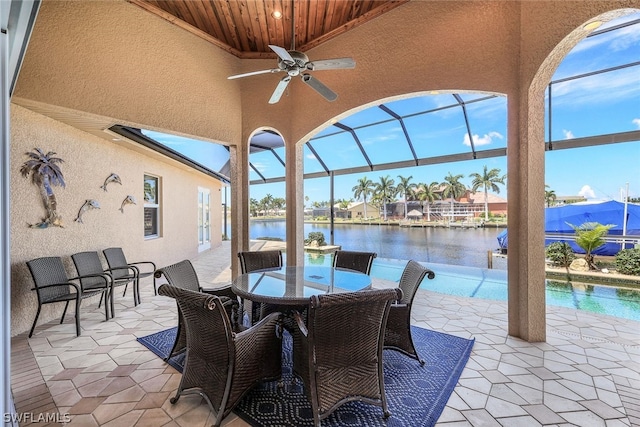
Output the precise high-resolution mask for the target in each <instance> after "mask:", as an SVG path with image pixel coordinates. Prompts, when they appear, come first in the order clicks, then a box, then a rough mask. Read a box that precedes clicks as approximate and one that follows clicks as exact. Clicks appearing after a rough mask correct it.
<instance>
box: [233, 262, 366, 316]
mask: <svg viewBox="0 0 640 427" xmlns="http://www.w3.org/2000/svg"><path fill="white" fill-rule="evenodd" d="M370 287H371V277H370V276H369V275H367V274H364V273H360V272H357V271H353V270H346V269H343V268H336V267H325V266H315V265H304V266H293V267H286V266H283V267H280V268H273V269H269V270H261V271H254V272H251V273H245V274H241V275H240V276H238V277H236V278H235V279H234V280H233V282H232V283H231V288H232V289H233V291H234V292H235V293H236V294H237V295H238V296H239V297H240V298H243V299H244V300H245V304H247V303H248V304H251V303H252V302H260V303H267V304H275V305H278V306H291V307H292V308H293V307H295V306H301V305H306V304H308V303H309V298H310V297H311V296H312V295H320V294H335V293H341V292H356V291H360V290H363V289H368V288H370ZM246 308H247V310H246V312H247V315H248V316H249V321H251V320H252V319H251V318H250V316H251V310H250V309H249V308H250V306H247V307H246Z"/></svg>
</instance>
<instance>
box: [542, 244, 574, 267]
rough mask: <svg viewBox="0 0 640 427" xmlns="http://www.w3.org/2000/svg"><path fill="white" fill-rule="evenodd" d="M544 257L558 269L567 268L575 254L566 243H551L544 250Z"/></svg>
mask: <svg viewBox="0 0 640 427" xmlns="http://www.w3.org/2000/svg"><path fill="white" fill-rule="evenodd" d="M544 254H545V257H546V258H547V259H548V260H549V261H551V262H552V263H553V265H556V266H558V267H565V268H568V267H569V265H571V261H573V260H574V259H576V254H574V253H573V249H571V246H570V245H569V244H568V243H567V242H553V243H551V244H550V245H549V246H547V247H546V248H545V250H544Z"/></svg>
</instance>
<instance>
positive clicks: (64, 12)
mask: <svg viewBox="0 0 640 427" xmlns="http://www.w3.org/2000/svg"><path fill="white" fill-rule="evenodd" d="M239 61H240V60H239V59H238V58H236V57H234V56H232V55H229V54H228V53H226V52H224V51H222V50H221V49H219V48H218V47H216V46H214V45H212V44H210V43H208V42H206V41H205V40H203V39H200V38H198V37H195V36H193V35H192V34H190V33H188V32H187V31H184V30H182V29H180V28H178V27H177V26H175V25H172V24H170V23H169V22H167V21H165V20H163V19H161V18H159V17H157V16H155V15H153V14H151V13H149V12H146V11H144V10H142V9H140V8H139V7H137V6H134V5H132V4H130V3H127V2H125V1H123V0H99V1H58V0H54V1H44V2H43V3H42V6H41V9H40V12H39V13H38V18H37V20H36V22H35V26H34V30H33V35H32V37H31V40H30V42H29V46H28V49H27V52H26V55H25V58H24V63H23V65H22V69H21V71H20V76H19V79H18V82H17V85H16V89H15V92H14V96H16V97H21V98H25V99H32V100H36V101H39V102H43V103H46V104H52V105H57V106H61V107H66V108H69V109H72V110H78V111H85V112H89V113H92V114H96V115H99V116H106V117H113V118H116V119H117V120H115V121H116V122H118V123H121V124H132V125H140V126H139V127H143V128H145V129H164V130H171V131H172V132H173V133H180V134H185V135H193V136H197V137H199V139H205V140H212V141H219V142H227V143H232V144H236V143H238V141H239V138H240V129H241V120H242V117H241V109H240V104H239V102H238V100H239V98H240V88H239V86H237V85H234V84H230V83H229V81H228V80H227V79H226V77H227V76H228V75H231V74H233V73H234V72H235V71H236V67H237V65H238V63H239Z"/></svg>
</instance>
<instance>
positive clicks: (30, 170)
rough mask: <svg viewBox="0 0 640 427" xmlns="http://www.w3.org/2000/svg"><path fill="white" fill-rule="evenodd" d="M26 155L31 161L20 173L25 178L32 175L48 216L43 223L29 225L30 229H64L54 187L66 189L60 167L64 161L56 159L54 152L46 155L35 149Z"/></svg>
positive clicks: (32, 180)
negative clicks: (53, 227)
mask: <svg viewBox="0 0 640 427" xmlns="http://www.w3.org/2000/svg"><path fill="white" fill-rule="evenodd" d="M25 154H26V155H27V156H28V157H29V160H27V161H26V162H24V164H23V165H22V167H21V168H20V173H21V174H22V176H23V177H25V178H26V177H28V176H29V175H31V182H32V183H33V184H35V185H37V186H38V187H39V189H40V194H41V195H42V201H43V203H44V208H45V210H46V216H45V217H44V218H43V219H42V221H40V222H39V223H36V224H29V227H31V228H48V227H52V226H55V227H62V226H63V224H62V216H60V215H58V212H57V202H56V195H55V194H54V192H53V187H55V186H61V187H63V188H64V187H65V183H64V176H63V175H62V171H61V170H60V166H59V164H60V163H63V162H64V160H62V159H61V158H59V157H54V155H55V154H56V153H54V152H53V151H49V152H48V153H46V154H45V153H44V151H42V150H41V149H39V148H34V149H33V151H32V152H28V153H25Z"/></svg>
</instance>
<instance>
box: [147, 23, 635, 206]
mask: <svg viewBox="0 0 640 427" xmlns="http://www.w3.org/2000/svg"><path fill="white" fill-rule="evenodd" d="M636 19H640V13H637V14H634V15H628V16H626V17H623V18H620V19H618V20H616V21H612V22H610V23H607V24H605V25H604V26H603V27H601V29H603V28H607V27H611V26H614V25H616V24H619V23H620V22H627V21H632V20H636ZM634 62H640V23H636V24H634V25H631V26H627V27H624V28H621V29H617V30H615V31H610V32H605V33H603V34H600V35H597V36H594V37H589V38H586V39H584V40H583V41H581V42H580V43H578V44H577V45H576V46H575V48H574V49H573V50H572V51H571V52H570V53H569V54H567V56H566V57H565V59H564V61H563V62H562V63H561V64H560V65H559V66H558V68H557V70H556V72H555V74H554V76H553V78H552V81H556V80H559V79H564V78H567V77H572V76H577V75H581V74H585V73H589V72H592V71H597V70H602V69H608V68H612V67H616V66H619V65H624V64H628V63H634ZM551 93H552V95H551V104H552V107H551V111H552V117H551V128H550V127H549V117H548V109H547V112H546V114H545V116H546V117H545V120H546V130H545V135H546V136H545V139H548V135H549V131H550V132H551V139H552V140H553V141H558V144H557V146H559V145H560V144H561V140H569V139H572V138H581V137H588V136H594V135H601V134H608V133H618V132H627V131H632V130H639V129H640V65H636V66H632V67H626V68H622V69H619V70H616V71H613V72H609V73H604V74H598V75H594V76H590V77H585V78H581V79H576V80H569V81H565V82H559V83H554V84H552V88H551ZM461 96H462V98H463V100H464V101H465V102H466V103H467V104H466V108H467V113H468V118H469V124H470V128H471V131H472V138H473V141H474V146H475V148H476V150H477V151H479V150H485V149H494V148H505V147H506V146H507V141H506V136H507V129H506V128H507V123H506V122H507V113H506V98H505V97H496V98H493V99H489V100H484V101H481V102H475V103H473V102H469V101H472V100H474V99H479V98H484V97H486V94H479V93H468V94H462V95H461ZM548 96H549V94H548V92H547V97H546V100H545V105H548V104H547V103H548V101H549V99H548ZM454 104H455V100H454V98H453V97H452V95H451V94H437V95H430V96H421V97H417V98H409V99H405V100H399V101H393V102H385V105H386V106H387V107H389V108H390V109H391V110H393V111H395V112H396V113H397V114H399V115H401V116H405V115H407V114H411V113H413V112H415V111H425V110H429V109H435V108H442V107H445V106H450V105H454ZM389 118H390V116H389V115H387V114H386V113H385V112H384V111H382V110H381V109H379V108H377V107H373V108H370V109H367V110H364V111H360V112H358V113H355V114H353V115H352V116H349V117H346V118H344V119H341V120H340V122H341V123H343V124H345V125H347V126H350V127H356V128H357V127H358V126H359V125H363V124H367V123H372V122H376V121H381V120H387V119H389ZM405 125H406V127H407V130H408V132H409V135H410V136H411V139H412V143H413V146H414V148H415V151H416V154H417V157H418V158H421V157H432V156H441V155H447V154H456V153H464V152H469V151H470V149H471V147H470V138H469V135H468V133H467V130H466V126H465V122H464V116H463V113H462V109H461V108H460V107H459V106H454V107H452V108H445V109H442V110H439V111H437V112H434V113H428V114H424V115H419V116H415V117H410V118H406V119H405ZM549 129H551V130H549ZM338 131H339V129H337V128H336V127H334V126H329V127H328V128H326V129H324V130H323V131H321V132H320V133H319V134H318V135H316V136H314V137H313V138H311V141H310V143H311V145H312V146H313V148H314V149H315V151H316V152H317V153H318V155H319V156H320V157H321V158H322V159H323V160H324V161H325V163H326V164H327V166H328V167H329V168H330V169H341V168H348V167H356V166H364V165H366V160H365V159H364V157H363V156H362V154H361V153H360V150H359V148H358V147H357V145H356V143H355V142H354V140H353V138H352V137H351V136H350V135H349V134H348V133H344V132H343V133H341V134H336V135H333V136H327V137H323V136H326V135H328V134H335V133H336V132H338ZM356 133H357V135H358V138H359V140H360V142H361V143H362V145H363V147H364V149H365V151H366V152H367V154H368V156H369V157H370V159H371V161H372V163H374V164H375V163H387V162H394V161H401V160H408V159H411V158H412V156H411V152H410V149H409V146H408V144H407V143H406V139H405V137H404V134H403V132H402V129H401V127H400V125H399V123H398V122H397V121H391V122H388V123H384V124H380V125H376V126H371V127H367V128H363V129H358V130H357V131H356ZM149 135H150V136H151V137H153V138H155V139H156V140H158V141H160V142H162V143H164V144H166V145H168V146H169V147H171V148H173V149H175V150H177V151H179V152H182V153H183V154H185V155H187V156H189V157H191V158H193V159H195V160H196V161H198V162H199V163H202V164H204V165H206V166H208V167H210V168H211V169H213V170H216V171H218V170H220V168H221V167H222V165H224V164H225V163H226V162H227V160H228V158H229V154H228V151H227V150H226V149H225V148H224V147H222V146H220V145H217V144H212V143H209V142H203V141H193V140H188V139H185V138H181V137H175V136H171V135H163V134H157V133H152V132H150V133H149ZM276 152H277V153H278V155H279V156H280V157H281V158H282V159H284V158H285V153H284V147H282V148H279V149H276ZM304 156H305V160H304V162H305V163H304V164H305V173H312V172H319V171H322V170H323V169H322V166H321V165H320V163H319V162H318V161H317V159H316V158H315V156H314V154H313V153H312V151H311V150H310V149H309V148H308V147H306V146H305V151H304ZM249 161H250V162H251V163H252V164H253V166H254V167H256V169H258V171H260V173H261V174H263V175H264V176H265V177H267V178H271V177H280V176H283V175H284V167H283V166H282V165H281V164H280V163H279V161H278V160H277V159H276V158H275V157H274V156H273V155H272V153H270V152H268V151H265V152H261V153H254V154H251V156H250V159H249ZM484 166H487V167H488V169H493V168H497V169H499V170H500V172H501V174H506V173H507V160H506V157H494V158H489V159H481V160H472V161H463V162H455V163H446V164H437V165H427V166H418V167H411V168H404V169H395V170H386V171H379V172H368V173H365V174H353V175H341V176H336V177H335V181H334V198H335V199H353V198H354V195H353V191H352V188H353V187H354V186H355V185H356V183H357V181H358V179H360V178H361V177H363V176H366V177H367V178H368V179H370V180H372V181H373V182H374V183H375V182H378V181H379V178H380V177H381V176H389V177H390V178H392V179H394V180H395V182H396V184H397V183H398V181H399V178H398V176H403V177H409V176H412V177H413V178H412V180H411V182H413V183H418V182H425V183H431V182H442V181H443V180H444V177H445V176H447V175H448V174H449V173H451V174H453V175H459V174H461V175H463V178H462V179H461V182H462V183H464V184H465V185H467V186H471V182H472V178H470V177H469V175H470V174H472V173H482V170H483V167H484ZM250 179H251V180H257V179H259V175H258V174H257V173H255V172H254V171H251V175H250ZM545 182H546V184H547V185H549V188H550V189H551V190H553V191H554V192H555V194H556V195H557V196H576V195H582V196H584V197H585V198H587V199H588V200H593V201H597V200H611V199H614V200H621V197H622V196H623V195H624V193H625V192H626V188H627V187H628V189H629V197H640V141H636V142H627V143H618V144H608V145H601V146H596V147H587V148H578V149H566V150H553V151H547V152H546V155H545ZM329 185H330V184H329V178H328V177H327V178H316V179H307V180H305V183H304V194H305V196H306V197H308V200H309V201H308V202H306V204H307V205H310V203H311V202H321V201H328V200H329ZM267 194H271V195H272V196H273V197H282V198H284V197H285V184H284V182H282V183H273V184H260V185H251V188H250V197H251V198H254V199H257V200H260V199H262V198H263V197H264V196H266V195H267ZM498 195H499V196H500V197H504V198H507V199H508V195H507V190H506V186H500V193H498Z"/></svg>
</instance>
